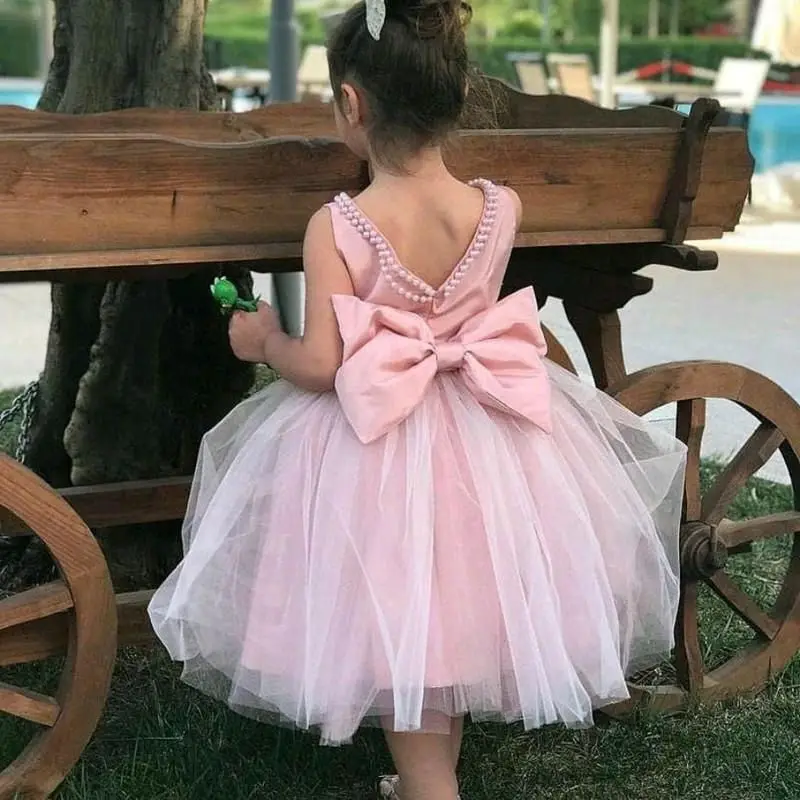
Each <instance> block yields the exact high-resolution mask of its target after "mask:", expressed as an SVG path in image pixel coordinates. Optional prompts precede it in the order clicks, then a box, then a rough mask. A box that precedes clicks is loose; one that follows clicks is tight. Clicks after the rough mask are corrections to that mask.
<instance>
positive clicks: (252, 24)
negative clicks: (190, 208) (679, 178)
mask: <svg viewBox="0 0 800 800" xmlns="http://www.w3.org/2000/svg"><path fill="white" fill-rule="evenodd" d="M312 16H314V15H312ZM300 22H301V25H302V29H303V31H304V35H303V41H302V46H303V47H305V46H306V45H309V44H320V43H321V42H322V34H321V27H320V23H319V20H318V19H317V18H316V16H314V18H313V19H310V18H308V15H307V14H301V15H300ZM315 22H316V24H315ZM240 23H241V20H237V22H236V24H234V22H233V21H231V22H230V24H226V23H225V22H222V21H218V22H217V24H215V25H213V26H209V27H210V29H211V33H212V34H213V35H211V36H207V40H206V55H207V60H208V63H209V66H210V67H211V68H212V69H219V68H222V67H227V66H235V67H261V66H263V65H265V64H266V63H267V57H268V52H267V51H268V46H267V41H266V38H267V24H266V22H265V21H264V20H263V18H258V19H256V18H253V19H252V20H249V21H248V23H249V24H248V25H246V26H242V25H241V24H240ZM219 34H222V35H219ZM37 48H38V41H37V35H36V28H35V26H34V24H33V23H32V22H31V21H29V20H26V19H20V18H19V17H17V16H9V15H5V16H4V15H2V14H0V75H3V74H5V75H13V76H22V77H25V76H32V75H35V74H36V69H37ZM551 49H558V50H559V51H561V52H578V53H587V54H588V55H589V56H590V57H591V59H592V61H593V63H594V65H595V67H597V65H598V60H599V59H598V55H599V45H598V41H597V39H580V40H576V41H573V42H571V43H570V44H560V45H558V47H557V48H556V47H553V48H551ZM528 51H534V52H539V53H542V54H544V53H545V52H546V48H543V47H542V46H541V45H540V44H539V42H538V41H537V40H536V39H532V38H515V39H494V40H493V41H491V42H473V43H472V45H471V53H472V58H473V60H474V61H475V63H476V64H477V65H479V66H480V67H481V69H482V70H483V71H484V72H486V73H487V74H489V75H496V76H498V77H501V78H505V79H506V80H509V81H512V82H513V81H515V76H514V68H513V65H512V64H511V63H510V62H509V61H508V54H509V53H517V52H528ZM751 53H752V50H751V49H750V47H749V46H748V45H747V44H746V43H744V42H740V41H736V40H734V39H701V38H688V37H687V38H682V39H675V40H671V39H656V40H650V39H635V40H631V41H623V42H620V47H619V71H620V72H627V71H628V70H631V69H635V68H636V67H639V66H642V65H644V64H649V63H651V62H653V61H660V60H661V59H662V58H664V57H665V56H671V57H672V58H674V59H677V60H679V61H686V62H688V63H690V64H693V65H694V66H696V67H707V68H709V69H716V68H717V67H718V66H719V62H720V61H721V60H722V59H723V58H724V57H725V56H738V57H743V56H747V55H749V54H751Z"/></svg>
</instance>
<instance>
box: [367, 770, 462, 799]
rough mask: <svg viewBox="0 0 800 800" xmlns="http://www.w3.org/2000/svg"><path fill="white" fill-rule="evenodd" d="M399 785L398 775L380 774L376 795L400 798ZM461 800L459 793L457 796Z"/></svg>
mask: <svg viewBox="0 0 800 800" xmlns="http://www.w3.org/2000/svg"><path fill="white" fill-rule="evenodd" d="M399 786H400V776H399V775H382V776H381V778H380V780H379V781H378V797H379V798H381V800H400V795H399V794H398V793H397V788H398V787H399ZM458 800H461V795H459V796H458Z"/></svg>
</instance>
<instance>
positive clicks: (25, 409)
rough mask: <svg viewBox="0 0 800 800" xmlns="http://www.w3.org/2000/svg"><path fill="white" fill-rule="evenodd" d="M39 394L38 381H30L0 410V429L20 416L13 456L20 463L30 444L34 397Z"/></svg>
mask: <svg viewBox="0 0 800 800" xmlns="http://www.w3.org/2000/svg"><path fill="white" fill-rule="evenodd" d="M38 395H39V381H31V383H29V384H28V385H27V386H26V387H25V388H24V389H23V390H22V392H21V393H20V394H18V395H17V396H16V397H15V398H14V400H13V401H12V403H11V406H10V407H9V408H7V409H6V410H5V411H2V412H0V431H1V430H3V428H5V427H6V425H8V423H9V422H11V420H12V419H15V418H16V417H17V416H19V417H20V423H19V436H18V437H17V449H16V452H15V454H14V457H15V458H16V459H17V461H19V462H20V463H21V464H24V463H25V455H26V454H27V452H28V445H29V444H30V437H31V427H32V425H33V415H34V412H35V410H36V398H37V397H38Z"/></svg>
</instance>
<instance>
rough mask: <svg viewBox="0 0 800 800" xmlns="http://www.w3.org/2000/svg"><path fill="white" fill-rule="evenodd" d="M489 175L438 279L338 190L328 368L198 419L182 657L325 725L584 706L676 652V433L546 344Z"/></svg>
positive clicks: (608, 698)
mask: <svg viewBox="0 0 800 800" xmlns="http://www.w3.org/2000/svg"><path fill="white" fill-rule="evenodd" d="M475 184H476V185H479V186H481V187H482V188H483V191H484V195H485V204H484V213H483V217H482V220H481V223H480V225H479V227H478V230H477V232H476V235H475V238H474V240H473V242H472V244H471V246H470V248H469V250H468V251H467V253H466V254H465V255H464V257H463V258H462V260H461V261H460V262H459V264H458V265H457V266H456V268H455V269H454V271H453V272H452V275H451V277H450V278H449V279H448V280H447V281H446V282H445V284H444V285H443V286H442V287H441V288H440V289H439V290H435V289H433V288H432V287H429V286H427V285H426V284H425V283H424V281H422V280H420V279H418V278H416V277H415V276H414V275H412V274H411V273H409V272H407V271H406V270H404V268H403V267H402V266H401V265H400V264H399V263H398V260H397V258H396V256H395V254H394V251H393V250H392V248H391V245H390V244H389V243H388V242H387V241H386V240H385V239H384V238H383V236H382V235H381V234H380V232H379V231H378V230H377V229H376V228H375V227H374V225H372V224H371V223H370V222H369V220H368V219H366V217H364V216H363V214H362V213H361V212H360V211H359V210H358V208H357V206H356V205H355V203H354V202H353V201H352V200H351V199H350V198H348V197H347V196H346V195H340V196H339V197H338V198H337V199H336V201H335V203H332V204H331V205H330V213H331V220H332V225H333V231H334V234H335V239H336V242H337V246H338V248H339V250H340V251H341V254H342V256H343V257H344V259H345V261H346V263H347V266H348V269H349V270H350V273H351V276H352V280H353V285H354V287H355V296H354V297H344V296H341V297H336V298H334V305H335V310H336V314H337V317H338V320H339V324H340V329H341V333H342V337H343V340H344V345H345V350H344V361H343V364H342V367H341V369H340V371H339V373H338V375H337V380H336V391H335V392H329V393H325V394H314V393H311V392H306V391H303V390H300V389H298V388H295V387H294V386H292V385H291V384H289V383H287V382H285V381H279V382H277V383H275V384H273V385H271V386H269V387H268V388H266V389H265V390H263V391H262V392H260V393H259V394H257V395H255V396H253V397H251V398H249V399H247V400H245V401H244V402H243V403H242V404H241V405H239V406H238V407H237V408H235V409H234V410H233V411H232V412H231V413H230V414H229V415H228V416H227V417H226V418H225V419H224V420H223V421H222V422H220V423H219V424H218V425H217V426H216V427H215V428H214V429H213V430H211V431H210V432H209V433H208V434H207V435H206V437H205V439H204V441H203V445H202V450H201V453H200V459H199V463H198V466H197V472H196V475H195V481H194V485H193V487H192V492H191V498H190V506H189V512H188V515H187V517H186V523H185V528H184V549H185V558H184V560H183V562H182V563H181V564H180V565H179V566H178V567H177V569H176V570H175V571H174V572H173V573H172V575H171V576H170V577H169V578H168V579H167V581H166V582H165V583H164V584H163V585H162V586H161V587H160V589H159V590H158V591H157V592H156V594H155V596H154V597H153V600H152V602H151V605H150V614H151V618H152V621H153V625H154V627H155V630H156V632H157V634H158V635H159V637H160V638H161V639H162V640H163V642H164V644H165V645H166V646H167V648H168V650H169V652H170V654H171V655H172V656H173V658H175V659H177V660H180V661H183V662H184V664H185V667H184V679H185V680H186V681H187V682H189V683H190V684H192V685H195V686H197V687H198V688H200V689H202V690H204V691H206V692H207V693H209V694H212V695H214V696H217V697H219V698H221V699H223V700H225V701H226V702H227V703H228V704H229V705H230V706H231V707H232V708H234V709H235V710H237V711H239V712H241V713H245V714H248V715H251V716H256V717H262V718H265V719H268V720H271V721H274V722H278V723H285V724H290V725H293V726H297V727H300V728H314V729H317V730H318V731H319V733H320V736H321V740H322V741H323V742H324V743H327V744H338V743H342V742H346V741H348V740H350V739H351V737H352V736H353V734H354V732H355V731H356V730H357V729H358V727H359V726H360V725H363V724H368V723H376V724H384V725H391V726H393V728H394V729H395V730H398V731H420V730H422V731H432V732H439V731H446V730H447V729H448V726H449V718H450V717H453V716H461V715H471V716H472V717H473V718H475V719H478V720H487V719H488V720H503V721H514V720H522V721H523V722H524V724H525V725H526V726H527V727H529V728H530V727H535V726H540V725H543V724H546V723H552V722H557V721H560V722H563V723H566V724H568V725H584V724H589V723H591V719H592V709H593V708H594V707H597V706H600V705H603V704H605V703H609V702H612V701H616V700H621V699H624V698H626V697H627V696H628V693H627V689H626V684H625V676H626V673H628V672H630V671H631V670H635V669H639V668H641V667H646V666H649V665H652V664H654V663H655V662H658V661H659V660H660V659H662V658H664V657H665V656H667V655H668V654H669V652H670V649H671V647H672V644H673V624H674V621H675V615H676V610H677V603H678V524H679V517H680V510H681V498H682V489H683V470H684V463H685V452H684V448H683V445H681V444H680V443H679V442H678V441H677V440H675V439H674V438H673V437H672V436H671V435H669V434H667V433H666V432H662V431H659V430H657V429H655V428H651V427H649V426H647V425H646V424H645V423H644V422H642V421H641V420H640V419H639V418H638V417H636V416H635V415H633V414H631V413H629V412H628V411H627V410H625V409H624V408H622V407H621V406H620V405H618V404H617V403H615V402H614V401H612V400H611V399H609V398H608V397H607V396H606V395H604V394H603V393H601V392H599V391H597V390H596V389H595V388H594V387H592V386H589V385H587V384H586V383H583V382H581V381H580V380H578V379H577V378H575V377H574V376H572V375H570V374H568V373H567V372H565V371H564V370H562V369H560V368H559V367H557V366H555V365H553V364H552V363H550V362H548V361H547V360H545V359H544V354H545V344H544V339H543V336H542V332H541V328H540V325H539V321H538V315H537V309H536V303H535V299H534V296H533V292H532V290H530V289H527V290H524V291H522V292H519V293H517V294H515V295H512V296H510V297H508V298H506V299H505V300H502V301H500V302H497V298H498V294H499V291H500V284H501V281H502V278H503V273H504V271H505V268H506V264H507V262H508V258H509V254H510V252H511V248H512V243H513V241H514V236H515V215H514V209H513V204H512V201H511V198H510V195H509V194H508V193H507V192H506V191H505V190H503V189H499V188H498V187H496V186H494V185H493V184H491V183H489V182H488V181H476V182H475Z"/></svg>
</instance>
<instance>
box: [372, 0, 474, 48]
mask: <svg viewBox="0 0 800 800" xmlns="http://www.w3.org/2000/svg"><path fill="white" fill-rule="evenodd" d="M386 14H387V16H389V17H393V18H395V19H403V20H406V21H408V23H410V24H411V25H412V26H413V27H414V28H415V30H416V32H417V34H418V35H419V36H420V37H421V38H423V39H443V40H445V41H446V42H454V41H455V42H457V41H459V40H463V37H464V31H465V29H466V27H467V25H468V24H469V21H470V19H471V18H472V6H470V4H469V3H467V2H464V0H386Z"/></svg>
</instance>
